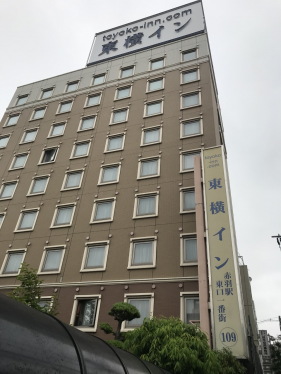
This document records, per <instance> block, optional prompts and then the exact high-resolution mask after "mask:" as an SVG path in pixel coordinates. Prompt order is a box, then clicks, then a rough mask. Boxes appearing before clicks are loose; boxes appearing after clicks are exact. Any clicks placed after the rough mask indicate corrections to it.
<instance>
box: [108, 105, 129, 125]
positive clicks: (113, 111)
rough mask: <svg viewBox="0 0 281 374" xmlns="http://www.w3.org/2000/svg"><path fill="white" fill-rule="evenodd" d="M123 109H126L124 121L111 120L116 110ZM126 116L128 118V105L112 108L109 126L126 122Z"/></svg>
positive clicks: (120, 110)
mask: <svg viewBox="0 0 281 374" xmlns="http://www.w3.org/2000/svg"><path fill="white" fill-rule="evenodd" d="M124 110H126V111H127V113H126V119H125V120H124V121H120V122H112V121H113V118H114V113H116V112H122V111H124ZM128 118H129V106H125V107H122V108H117V109H112V110H111V115H110V121H109V126H113V125H119V124H120V123H125V122H128Z"/></svg>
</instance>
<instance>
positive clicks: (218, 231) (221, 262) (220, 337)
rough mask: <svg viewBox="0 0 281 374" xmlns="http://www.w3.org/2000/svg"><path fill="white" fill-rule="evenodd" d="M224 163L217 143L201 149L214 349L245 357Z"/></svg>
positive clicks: (238, 283) (222, 154)
mask: <svg viewBox="0 0 281 374" xmlns="http://www.w3.org/2000/svg"><path fill="white" fill-rule="evenodd" d="M225 166H226V165H225V159H224V151H223V148H222V147H221V146H219V147H215V148H211V149H206V150H204V151H203V168H204V181H205V186H204V192H205V198H206V207H205V210H206V217H207V227H208V243H209V261H210V264H209V268H210V272H211V274H210V275H211V282H210V287H211V289H210V292H211V298H212V307H213V310H212V314H213V318H212V320H213V335H214V341H215V347H214V348H216V349H222V348H224V347H226V348H229V349H230V350H231V351H232V352H233V354H234V355H235V356H237V357H245V356H247V354H246V346H245V344H246V341H245V335H244V319H243V313H241V307H242V305H241V298H240V295H238V293H239V292H240V286H239V285H240V277H239V274H237V271H238V267H237V254H236V249H235V248H234V237H233V235H234V233H233V227H232V225H231V222H232V220H231V216H230V213H231V203H230V201H229V194H228V180H227V173H226V169H225ZM235 262H236V265H235ZM237 286H238V287H237Z"/></svg>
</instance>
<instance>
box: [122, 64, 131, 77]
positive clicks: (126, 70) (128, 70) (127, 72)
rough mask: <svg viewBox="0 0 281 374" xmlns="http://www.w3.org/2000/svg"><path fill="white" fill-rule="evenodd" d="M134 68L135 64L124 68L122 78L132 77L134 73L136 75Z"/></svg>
mask: <svg viewBox="0 0 281 374" xmlns="http://www.w3.org/2000/svg"><path fill="white" fill-rule="evenodd" d="M134 69H135V66H128V67H126V68H122V69H121V72H120V78H126V77H131V76H132V75H134Z"/></svg>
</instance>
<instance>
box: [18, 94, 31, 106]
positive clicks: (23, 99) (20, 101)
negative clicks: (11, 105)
mask: <svg viewBox="0 0 281 374" xmlns="http://www.w3.org/2000/svg"><path fill="white" fill-rule="evenodd" d="M27 98H28V95H23V96H19V97H18V99H17V103H16V105H23V104H25V103H26V102H27Z"/></svg>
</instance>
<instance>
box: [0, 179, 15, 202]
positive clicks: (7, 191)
mask: <svg viewBox="0 0 281 374" xmlns="http://www.w3.org/2000/svg"><path fill="white" fill-rule="evenodd" d="M17 184H18V181H11V182H5V183H3V184H2V187H1V190H0V199H1V200H7V199H12V197H13V196H14V193H15V190H16V187H17Z"/></svg>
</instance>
